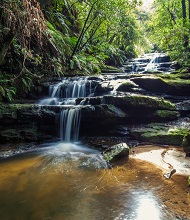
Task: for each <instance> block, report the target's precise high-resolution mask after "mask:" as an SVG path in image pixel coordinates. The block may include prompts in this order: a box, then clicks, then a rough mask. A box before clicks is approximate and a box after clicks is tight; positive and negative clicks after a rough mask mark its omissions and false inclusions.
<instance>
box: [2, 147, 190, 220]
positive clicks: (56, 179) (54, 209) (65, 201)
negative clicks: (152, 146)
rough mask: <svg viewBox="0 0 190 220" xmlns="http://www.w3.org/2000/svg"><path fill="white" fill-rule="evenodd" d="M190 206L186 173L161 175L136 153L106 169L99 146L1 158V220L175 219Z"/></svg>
mask: <svg viewBox="0 0 190 220" xmlns="http://www.w3.org/2000/svg"><path fill="white" fill-rule="evenodd" d="M64 149H65V150H64ZM189 209H190V198H189V192H188V187H187V178H186V177H185V176H178V175H176V176H175V175H174V176H173V177H172V179H171V180H165V179H164V178H163V173H162V170H161V169H158V168H157V167H156V166H154V165H153V164H151V163H148V162H144V161H142V160H139V159H135V158H129V159H128V160H126V163H125V164H124V165H123V166H118V167H115V168H114V169H107V168H106V164H105V162H104V161H103V159H102V158H101V156H100V155H99V153H98V152H96V151H91V150H88V149H84V150H83V149H82V148H81V147H78V146H71V147H70V146H69V145H67V146H64V145H60V144H59V145H55V146H50V147H46V148H44V150H39V151H36V152H31V153H29V154H23V155H20V156H17V157H14V158H11V159H7V160H3V161H1V162H0V219H2V220H49V219H54V220H112V219H113V220H119V219H121V220H124V219H126V220H174V219H180V218H177V216H181V217H183V218H184V219H190V210H189Z"/></svg>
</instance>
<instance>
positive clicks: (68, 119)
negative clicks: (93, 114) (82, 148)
mask: <svg viewBox="0 0 190 220" xmlns="http://www.w3.org/2000/svg"><path fill="white" fill-rule="evenodd" d="M79 127H80V108H78V107H77V108H72V109H64V110H62V111H61V112H60V140H61V141H65V142H71V141H74V142H76V141H78V136H79Z"/></svg>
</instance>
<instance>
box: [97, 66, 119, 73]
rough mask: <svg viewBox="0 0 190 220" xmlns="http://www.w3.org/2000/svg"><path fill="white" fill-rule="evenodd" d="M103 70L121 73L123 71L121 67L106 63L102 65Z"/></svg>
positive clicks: (104, 71) (103, 71)
mask: <svg viewBox="0 0 190 220" xmlns="http://www.w3.org/2000/svg"><path fill="white" fill-rule="evenodd" d="M101 72H102V73H121V72H122V71H121V70H120V69H119V68H116V67H113V66H106V65H104V66H102V67H101Z"/></svg>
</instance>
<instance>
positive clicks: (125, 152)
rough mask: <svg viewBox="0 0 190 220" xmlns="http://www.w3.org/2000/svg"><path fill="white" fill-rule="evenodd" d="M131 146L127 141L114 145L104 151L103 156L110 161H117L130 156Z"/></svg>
mask: <svg viewBox="0 0 190 220" xmlns="http://www.w3.org/2000/svg"><path fill="white" fill-rule="evenodd" d="M129 150H130V147H129V146H128V145H127V144H126V143H120V144H117V145H114V146H112V147H110V148H108V149H107V150H105V151H104V152H103V157H104V159H105V160H106V161H107V162H108V163H113V162H116V161H117V160H121V159H123V158H127V157H128V156H129Z"/></svg>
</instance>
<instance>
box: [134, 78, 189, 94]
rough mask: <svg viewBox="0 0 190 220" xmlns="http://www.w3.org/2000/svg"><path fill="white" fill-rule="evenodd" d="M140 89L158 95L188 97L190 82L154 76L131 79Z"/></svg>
mask: <svg viewBox="0 0 190 220" xmlns="http://www.w3.org/2000/svg"><path fill="white" fill-rule="evenodd" d="M130 80H131V81H133V82H134V83H136V84H137V85H138V86H139V87H140V88H142V89H145V90H148V91H151V92H158V93H165V94H170V95H181V96H186V95H187V94H188V93H189V90H190V81H189V80H184V79H180V78H176V79H167V78H165V79H163V78H161V77H157V76H154V75H148V76H142V77H134V78H131V79H130Z"/></svg>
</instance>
